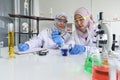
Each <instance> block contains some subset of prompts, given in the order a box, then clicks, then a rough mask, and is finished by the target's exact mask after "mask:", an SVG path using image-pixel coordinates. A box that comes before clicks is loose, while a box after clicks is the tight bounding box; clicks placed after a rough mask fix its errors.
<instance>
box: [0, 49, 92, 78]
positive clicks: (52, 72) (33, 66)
mask: <svg viewBox="0 0 120 80" xmlns="http://www.w3.org/2000/svg"><path fill="white" fill-rule="evenodd" d="M7 52H8V49H7V48H4V49H2V54H6V53H7ZM84 61H85V55H84V54H81V55H68V56H62V55H61V54H60V51H59V50H51V49H49V53H48V54H47V55H46V56H38V55H37V54H35V53H34V54H33V53H30V54H24V55H15V58H12V59H8V58H7V57H3V58H0V76H1V77H0V80H91V74H89V73H87V72H85V71H84V69H83V65H84Z"/></svg>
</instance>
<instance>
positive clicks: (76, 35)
mask: <svg viewBox="0 0 120 80" xmlns="http://www.w3.org/2000/svg"><path fill="white" fill-rule="evenodd" d="M74 21H75V28H76V30H75V31H74V32H73V34H72V37H71V39H70V41H69V42H68V43H69V44H72V45H73V46H74V47H73V48H72V49H71V51H70V53H71V54H79V53H82V52H84V51H85V50H86V46H91V47H92V46H96V43H93V40H94V39H95V35H96V29H97V24H96V23H95V22H94V20H93V16H92V14H91V12H90V11H89V10H88V9H86V8H84V7H81V8H78V9H77V10H76V11H75V13H74Z"/></svg>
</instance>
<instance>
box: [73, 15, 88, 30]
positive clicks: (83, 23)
mask: <svg viewBox="0 0 120 80" xmlns="http://www.w3.org/2000/svg"><path fill="white" fill-rule="evenodd" d="M74 20H75V26H76V28H77V29H79V30H80V31H82V32H85V31H86V28H87V25H88V20H87V16H81V15H80V14H75V16H74Z"/></svg>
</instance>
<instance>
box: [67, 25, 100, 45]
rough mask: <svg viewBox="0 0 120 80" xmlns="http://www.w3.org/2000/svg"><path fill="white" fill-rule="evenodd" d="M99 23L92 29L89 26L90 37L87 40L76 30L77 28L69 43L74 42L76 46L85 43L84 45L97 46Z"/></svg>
mask: <svg viewBox="0 0 120 80" xmlns="http://www.w3.org/2000/svg"><path fill="white" fill-rule="evenodd" d="M97 26H98V25H97V24H95V25H94V26H93V27H92V29H89V28H87V32H88V37H87V40H85V39H84V38H83V37H81V36H79V35H78V34H77V32H76V30H75V31H74V32H73V34H72V36H71V39H70V40H69V42H68V43H67V44H72V46H74V45H75V44H77V45H84V46H93V47H95V46H96V43H94V42H96V40H97V38H96V37H95V35H96V29H97Z"/></svg>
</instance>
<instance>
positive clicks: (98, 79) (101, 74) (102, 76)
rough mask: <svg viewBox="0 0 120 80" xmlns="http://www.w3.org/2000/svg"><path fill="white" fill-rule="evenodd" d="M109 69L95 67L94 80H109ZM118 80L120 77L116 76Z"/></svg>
mask: <svg viewBox="0 0 120 80" xmlns="http://www.w3.org/2000/svg"><path fill="white" fill-rule="evenodd" d="M108 71H109V68H108V67H104V66H93V72H92V80H109V73H108ZM116 77H117V79H116V80H118V76H116Z"/></svg>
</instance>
